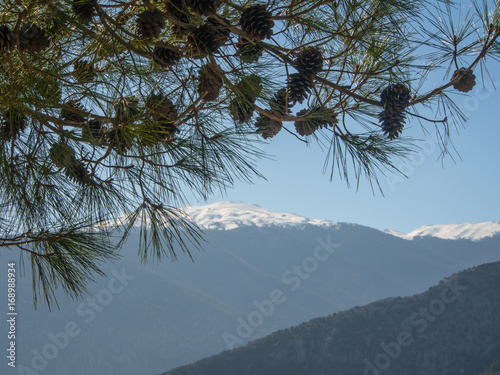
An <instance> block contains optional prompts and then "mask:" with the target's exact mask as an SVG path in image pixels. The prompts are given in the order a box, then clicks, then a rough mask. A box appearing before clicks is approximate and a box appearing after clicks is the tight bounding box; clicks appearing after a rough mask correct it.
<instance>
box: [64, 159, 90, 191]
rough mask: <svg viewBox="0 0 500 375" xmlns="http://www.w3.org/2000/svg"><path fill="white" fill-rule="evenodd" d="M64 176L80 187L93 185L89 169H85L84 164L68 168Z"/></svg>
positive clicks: (65, 169) (80, 163)
mask: <svg viewBox="0 0 500 375" xmlns="http://www.w3.org/2000/svg"><path fill="white" fill-rule="evenodd" d="M64 174H65V175H66V177H68V178H69V179H70V180H71V181H73V182H74V183H76V184H78V185H82V186H85V185H92V183H93V181H92V179H91V178H90V176H89V173H88V171H87V169H85V165H84V164H83V163H82V162H79V163H78V162H76V164H75V165H70V166H67V167H66V168H64Z"/></svg>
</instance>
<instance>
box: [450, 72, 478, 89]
mask: <svg viewBox="0 0 500 375" xmlns="http://www.w3.org/2000/svg"><path fill="white" fill-rule="evenodd" d="M455 79H458V80H457V81H456V82H454V83H453V88H454V89H455V90H458V91H460V92H469V91H471V90H472V89H473V88H474V86H475V85H476V76H475V75H474V74H473V73H472V70H470V69H467V68H460V69H458V70H455V72H454V73H453V76H452V77H451V80H452V81H454V80H455Z"/></svg>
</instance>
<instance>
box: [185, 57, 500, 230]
mask: <svg viewBox="0 0 500 375" xmlns="http://www.w3.org/2000/svg"><path fill="white" fill-rule="evenodd" d="M490 62H491V65H490V66H491V67H492V69H491V73H493V79H494V81H495V82H497V83H498V84H497V85H496V86H497V87H500V74H495V69H498V68H499V64H498V63H495V62H494V61H491V60H490ZM477 82H478V84H477V85H476V87H475V89H474V90H473V91H471V92H470V93H469V95H468V96H458V97H457V98H456V103H457V104H458V105H460V106H461V108H463V110H464V112H466V113H468V114H469V121H468V122H467V123H466V124H465V128H460V129H455V128H452V141H453V144H454V146H455V148H456V150H457V152H458V153H459V155H460V156H458V155H457V153H456V152H452V156H453V159H452V158H451V157H450V156H447V157H445V158H444V160H443V159H441V158H440V148H439V146H438V143H437V141H436V137H435V133H434V131H433V125H432V124H428V129H430V130H431V133H430V134H427V135H426V134H424V132H423V131H422V129H421V127H420V125H419V124H418V122H416V121H410V122H409V123H408V124H407V126H406V128H405V134H408V135H410V134H411V135H413V136H415V137H417V138H419V139H422V140H424V142H423V144H422V146H425V149H424V150H423V151H421V152H419V153H418V154H417V155H415V157H414V159H413V161H409V162H407V163H405V164H404V165H401V169H402V170H404V171H405V173H406V174H407V175H408V179H405V178H403V177H401V176H398V175H392V176H390V178H389V179H387V178H385V177H384V176H380V184H381V186H382V189H383V192H384V196H382V194H381V193H380V192H378V191H376V192H375V194H373V192H372V190H371V188H370V185H369V183H368V182H367V181H362V183H361V187H360V189H359V190H358V191H356V187H355V184H353V185H354V187H351V188H348V187H347V186H346V183H345V181H342V180H340V179H339V178H336V179H335V180H334V181H332V182H330V179H329V174H328V173H326V174H324V173H323V166H324V161H325V158H326V153H325V152H324V151H322V150H321V149H320V148H319V147H318V146H317V145H315V144H312V145H311V146H306V145H305V144H304V143H302V142H299V141H298V140H297V139H296V138H294V137H293V136H292V135H290V134H287V133H286V132H281V133H280V134H279V135H278V136H277V137H275V138H274V139H273V140H272V141H271V142H269V144H267V145H265V146H264V150H265V151H266V152H267V153H269V154H272V155H274V160H272V161H271V160H261V161H259V162H258V168H259V170H260V171H261V172H262V173H263V174H264V175H265V176H266V178H267V181H265V180H256V181H255V183H254V184H252V185H249V184H246V183H242V182H238V183H237V184H236V185H235V187H234V188H233V189H231V190H228V191H227V193H226V194H225V195H222V194H219V195H216V196H213V197H211V198H210V199H209V201H208V203H213V202H217V201H221V200H230V201H244V202H248V203H253V204H257V205H259V206H262V207H265V208H268V209H271V210H274V211H278V212H293V213H296V214H299V215H303V216H306V217H311V218H318V219H325V220H332V221H339V222H351V223H358V224H362V225H367V226H370V227H374V228H388V229H395V230H399V231H402V232H405V233H406V232H409V231H412V230H413V229H416V228H418V227H420V226H422V225H429V224H454V223H463V222H481V221H493V220H494V221H498V220H500V198H499V187H500V175H499V173H498V172H499V166H498V163H499V161H500V158H499V155H498V144H499V140H500V123H499V115H498V107H497V106H498V105H499V102H500V100H499V99H500V92H495V91H494V89H493V88H492V85H491V84H487V85H486V86H482V85H481V83H480V82H481V80H480V77H479V74H478V77H477ZM287 127H288V128H289V129H290V130H293V124H287ZM191 203H192V204H205V203H204V202H196V201H191Z"/></svg>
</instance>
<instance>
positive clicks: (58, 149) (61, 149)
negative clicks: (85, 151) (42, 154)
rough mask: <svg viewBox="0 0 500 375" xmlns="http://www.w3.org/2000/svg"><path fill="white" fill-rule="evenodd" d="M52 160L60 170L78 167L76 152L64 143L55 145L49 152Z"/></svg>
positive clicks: (60, 142)
mask: <svg viewBox="0 0 500 375" xmlns="http://www.w3.org/2000/svg"><path fill="white" fill-rule="evenodd" d="M49 157H50V160H52V163H54V165H55V166H56V167H58V168H66V167H71V166H75V165H77V163H78V162H77V161H76V156H75V150H73V149H72V148H71V147H70V146H69V145H67V144H66V143H64V142H63V141H59V142H57V143H54V144H53V145H52V147H51V148H50V151H49Z"/></svg>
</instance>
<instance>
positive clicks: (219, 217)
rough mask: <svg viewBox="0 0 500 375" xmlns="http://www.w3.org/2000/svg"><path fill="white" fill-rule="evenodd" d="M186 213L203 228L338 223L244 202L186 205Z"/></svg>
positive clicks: (332, 224)
mask: <svg viewBox="0 0 500 375" xmlns="http://www.w3.org/2000/svg"><path fill="white" fill-rule="evenodd" d="M183 209H184V211H185V212H186V214H188V215H189V216H190V217H191V219H192V220H193V221H194V222H195V223H196V224H198V226H199V227H200V228H202V229H234V228H238V227H242V226H258V227H268V226H271V225H278V226H291V227H297V226H298V227H301V226H303V225H307V224H310V225H319V226H335V225H336V223H334V222H331V221H326V220H319V219H308V218H306V217H303V216H299V215H296V214H292V213H279V212H274V211H271V210H267V209H265V208H262V207H259V206H256V205H253V204H250V203H244V202H217V203H213V204H210V205H207V206H186V207H184V208H183Z"/></svg>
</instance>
